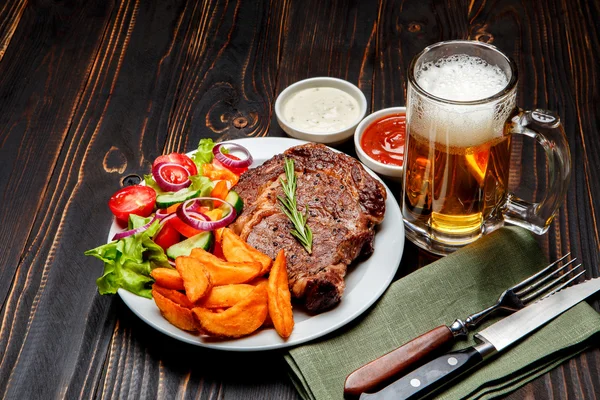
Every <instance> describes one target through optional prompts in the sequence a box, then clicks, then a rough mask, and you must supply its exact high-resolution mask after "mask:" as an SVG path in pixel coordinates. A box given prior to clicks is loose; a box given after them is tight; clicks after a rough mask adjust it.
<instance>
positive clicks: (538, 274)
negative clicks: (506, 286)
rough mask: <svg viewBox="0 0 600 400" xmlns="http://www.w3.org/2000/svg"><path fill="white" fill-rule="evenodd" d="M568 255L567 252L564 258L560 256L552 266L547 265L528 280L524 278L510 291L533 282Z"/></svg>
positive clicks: (569, 253)
mask: <svg viewBox="0 0 600 400" xmlns="http://www.w3.org/2000/svg"><path fill="white" fill-rule="evenodd" d="M569 255H571V252H568V253H567V254H565V255H564V256H562V257H561V258H559V259H558V260H556V261H554V262H553V263H552V264H550V265H548V266H547V267H546V268H544V269H543V270H541V271H540V272H538V273H537V274H535V275H532V276H530V277H529V278H526V279H525V280H524V281H523V282H519V283H517V284H516V285H515V286H513V287H512V288H511V289H512V290H514V291H516V290H519V289H521V288H522V287H523V286H525V285H528V284H529V283H530V282H533V281H534V280H536V279H537V278H539V277H540V276H542V275H544V274H545V273H546V272H548V271H549V270H551V269H552V268H554V266H555V265H556V264H558V263H559V262H561V261H562V260H564V259H565V258H567V257H568V256H569Z"/></svg>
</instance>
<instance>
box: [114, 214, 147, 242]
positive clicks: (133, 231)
mask: <svg viewBox="0 0 600 400" xmlns="http://www.w3.org/2000/svg"><path fill="white" fill-rule="evenodd" d="M154 221H156V215H155V216H154V217H153V218H152V219H151V220H150V222H148V223H147V224H146V225H143V226H140V227H139V228H135V229H130V230H128V231H124V232H119V233H116V234H115V236H113V238H112V240H119V239H123V238H126V237H129V236H131V235H135V234H136V233H140V232H143V231H145V230H146V229H148V228H150V225H152V223H153V222H154Z"/></svg>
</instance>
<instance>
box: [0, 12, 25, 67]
mask: <svg viewBox="0 0 600 400" xmlns="http://www.w3.org/2000/svg"><path fill="white" fill-rule="evenodd" d="M26 5H27V1H26V0H10V1H5V2H4V4H3V5H2V6H0V61H2V58H3V57H4V54H5V53H6V48H7V47H8V45H9V43H10V41H11V39H12V37H13V34H14V33H15V30H16V29H17V26H18V25H19V22H20V21H21V17H22V16H23V11H25V6H26Z"/></svg>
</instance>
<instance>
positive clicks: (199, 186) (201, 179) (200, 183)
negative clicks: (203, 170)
mask: <svg viewBox="0 0 600 400" xmlns="http://www.w3.org/2000/svg"><path fill="white" fill-rule="evenodd" d="M190 180H191V181H192V184H191V185H190V187H191V188H192V189H193V190H199V191H200V193H199V194H198V197H207V196H210V192H212V190H213V189H214V187H215V183H214V182H213V181H211V180H210V179H208V178H207V177H206V176H202V175H194V176H190Z"/></svg>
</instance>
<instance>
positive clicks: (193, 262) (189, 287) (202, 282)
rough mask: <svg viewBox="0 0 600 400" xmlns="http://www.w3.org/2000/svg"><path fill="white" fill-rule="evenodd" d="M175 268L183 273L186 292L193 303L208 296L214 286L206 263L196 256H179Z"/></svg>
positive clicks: (182, 277)
mask: <svg viewBox="0 0 600 400" xmlns="http://www.w3.org/2000/svg"><path fill="white" fill-rule="evenodd" d="M175 268H177V271H179V273H180V274H181V279H183V287H184V288H185V294H186V296H187V298H188V299H189V300H190V301H191V302H192V303H195V302H197V301H198V300H200V299H201V298H203V297H204V296H206V295H207V294H208V292H209V291H210V289H211V288H212V282H211V279H210V274H209V272H208V271H207V269H206V268H205V267H204V264H203V263H202V262H200V261H199V260H197V259H195V258H194V257H186V256H180V257H177V258H176V259H175Z"/></svg>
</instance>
